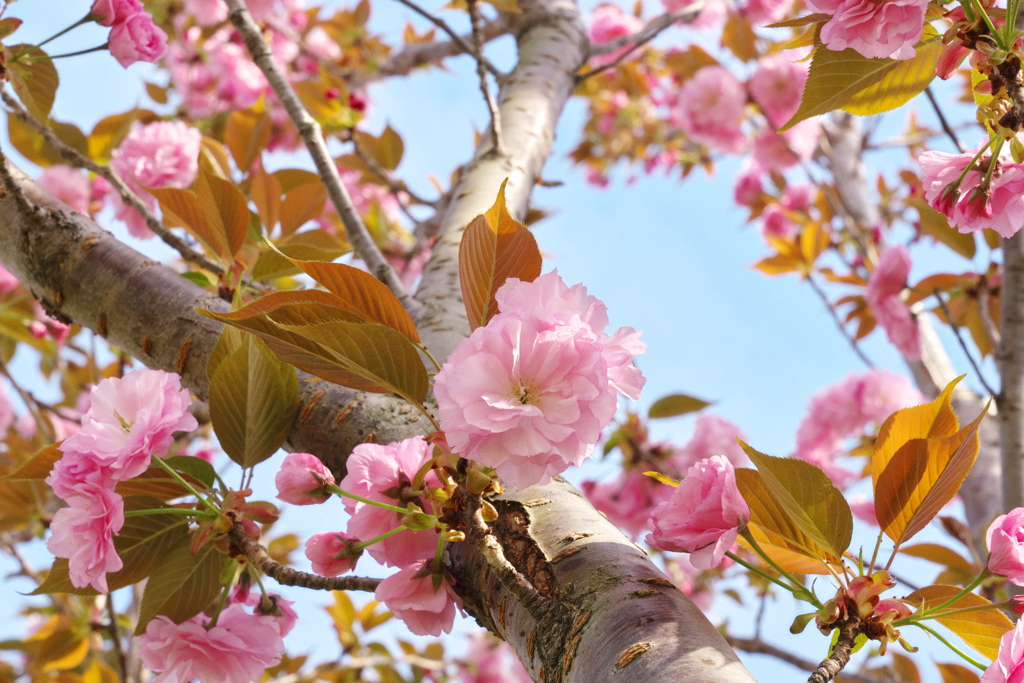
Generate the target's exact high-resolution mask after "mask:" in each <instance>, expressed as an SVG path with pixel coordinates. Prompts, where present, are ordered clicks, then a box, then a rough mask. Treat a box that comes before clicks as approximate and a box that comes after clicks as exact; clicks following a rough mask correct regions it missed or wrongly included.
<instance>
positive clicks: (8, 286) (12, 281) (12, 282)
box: [0, 266, 21, 295]
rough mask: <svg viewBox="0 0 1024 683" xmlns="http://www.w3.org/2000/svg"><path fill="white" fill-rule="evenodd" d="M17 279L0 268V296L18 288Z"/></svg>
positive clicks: (9, 272)
mask: <svg viewBox="0 0 1024 683" xmlns="http://www.w3.org/2000/svg"><path fill="white" fill-rule="evenodd" d="M20 284H21V283H20V282H18V278H16V277H14V275H13V274H12V273H11V271H9V270H7V269H6V268H4V267H3V266H0V295H3V294H10V293H11V292H13V291H14V290H16V289H17V288H18V285H20Z"/></svg>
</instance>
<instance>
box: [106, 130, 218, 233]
mask: <svg viewBox="0 0 1024 683" xmlns="http://www.w3.org/2000/svg"><path fill="white" fill-rule="evenodd" d="M202 139H203V134H202V133H200V132H199V130H198V129H196V128H192V127H191V126H189V125H188V124H186V123H184V122H183V121H157V122H155V123H150V124H147V125H141V126H135V127H133V128H132V130H131V131H130V132H129V133H128V135H127V137H125V139H124V140H123V141H122V142H121V144H120V145H119V146H118V148H117V149H115V150H114V152H113V154H112V155H111V158H110V166H111V168H113V169H114V170H115V171H116V172H117V174H118V175H119V176H121V178H122V179H123V180H124V181H125V182H126V183H127V184H128V186H129V187H131V189H132V190H133V191H134V192H135V193H136V194H138V195H139V196H140V197H141V198H142V199H143V200H144V201H146V203H147V204H149V205H150V207H151V208H154V209H155V208H156V200H154V199H153V197H152V195H150V194H149V193H148V192H146V188H153V189H161V188H165V187H172V188H178V189H182V188H186V187H188V186H189V185H191V184H192V181H194V180H195V178H196V173H197V172H198V171H199V147H200V143H201V142H202ZM114 204H115V214H116V215H117V217H118V218H119V219H121V220H122V221H124V222H125V223H126V224H127V225H128V230H129V232H130V233H131V234H132V235H133V236H134V237H139V238H142V239H146V238H149V237H152V236H153V232H152V231H151V230H150V229H149V228H148V227H147V226H146V222H145V221H144V220H143V219H142V216H140V215H139V214H138V212H136V211H135V209H132V208H131V207H129V206H127V205H126V204H124V203H123V202H122V201H121V199H120V195H115V199H114Z"/></svg>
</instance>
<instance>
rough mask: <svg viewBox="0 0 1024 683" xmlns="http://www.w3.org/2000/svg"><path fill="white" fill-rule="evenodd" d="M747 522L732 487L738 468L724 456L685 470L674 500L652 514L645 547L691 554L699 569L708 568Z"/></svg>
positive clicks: (745, 509) (745, 510) (743, 504)
mask: <svg viewBox="0 0 1024 683" xmlns="http://www.w3.org/2000/svg"><path fill="white" fill-rule="evenodd" d="M748 521H750V508H749V507H747V502H746V501H745V500H743V496H741V495H740V492H739V489H738V488H736V470H735V469H734V468H733V466H732V463H731V462H730V461H729V459H728V458H726V457H725V456H723V455H715V456H712V457H710V458H707V459H706V460H701V461H700V462H698V463H697V464H695V465H694V466H693V467H691V468H690V469H689V471H688V472H687V473H686V476H685V477H684V478H683V480H682V481H681V482H679V486H678V488H676V489H675V491H673V492H672V497H671V498H669V499H668V500H667V501H666V502H664V503H662V504H661V505H659V506H658V507H657V508H655V510H654V514H653V515H652V516H651V522H650V528H651V529H652V532H651V533H650V534H648V535H647V543H648V544H649V545H650V546H651V547H654V548H659V549H661V550H673V551H676V552H687V553H690V562H692V563H693V566H694V567H697V568H698V569H711V568H712V567H717V566H718V565H719V564H721V562H722V558H723V557H724V556H725V551H727V550H728V549H729V548H730V547H731V546H732V544H733V543H735V542H736V537H737V536H738V535H739V527H740V525H741V524H746V523H747V522H748Z"/></svg>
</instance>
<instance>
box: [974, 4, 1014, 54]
mask: <svg viewBox="0 0 1024 683" xmlns="http://www.w3.org/2000/svg"><path fill="white" fill-rule="evenodd" d="M971 2H972V3H973V4H974V5H975V9H977V10H978V13H979V14H981V18H982V19H984V20H985V25H986V26H988V30H989V32H990V34H991V36H992V38H993V39H994V40H995V41H996V44H997V45H998V46H999V47H1000V48H1002V49H1004V50H1008V49H1009V48H1008V47H1007V46H1006V45H1005V43H1006V40H1005V39H1004V38H1003V35H1002V34H1001V33H999V32H998V31H996V27H995V25H994V24H993V23H992V19H991V18H989V16H988V12H986V11H985V6H984V5H982V4H981V2H979V0H971Z"/></svg>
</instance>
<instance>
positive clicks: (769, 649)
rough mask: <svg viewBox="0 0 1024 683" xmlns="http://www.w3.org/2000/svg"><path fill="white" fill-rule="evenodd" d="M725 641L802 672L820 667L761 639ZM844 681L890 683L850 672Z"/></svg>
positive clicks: (736, 647)
mask: <svg viewBox="0 0 1024 683" xmlns="http://www.w3.org/2000/svg"><path fill="white" fill-rule="evenodd" d="M725 639H726V640H727V641H728V642H729V645H731V646H732V647H733V648H735V649H737V650H743V651H744V652H752V653H755V654H760V655H768V656H769V657H774V658H775V659H778V660H780V661H783V662H786V663H787V664H790V665H792V666H794V667H796V668H797V669H800V670H801V671H810V670H812V669H814V668H815V667H817V666H818V665H817V664H815V663H814V662H812V661H811V660H809V659H804V658H803V657H799V656H797V655H795V654H793V653H792V652H789V651H788V650H783V649H782V648H779V647H776V646H774V645H772V644H771V643H766V642H765V641H763V640H761V639H760V638H734V637H732V636H729V635H727V636H726V637H725ZM843 680H844V681H847V682H848V683H889V682H888V681H887V680H886V679H883V678H879V677H877V676H870V675H866V674H859V673H853V672H849V671H844V672H843Z"/></svg>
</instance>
